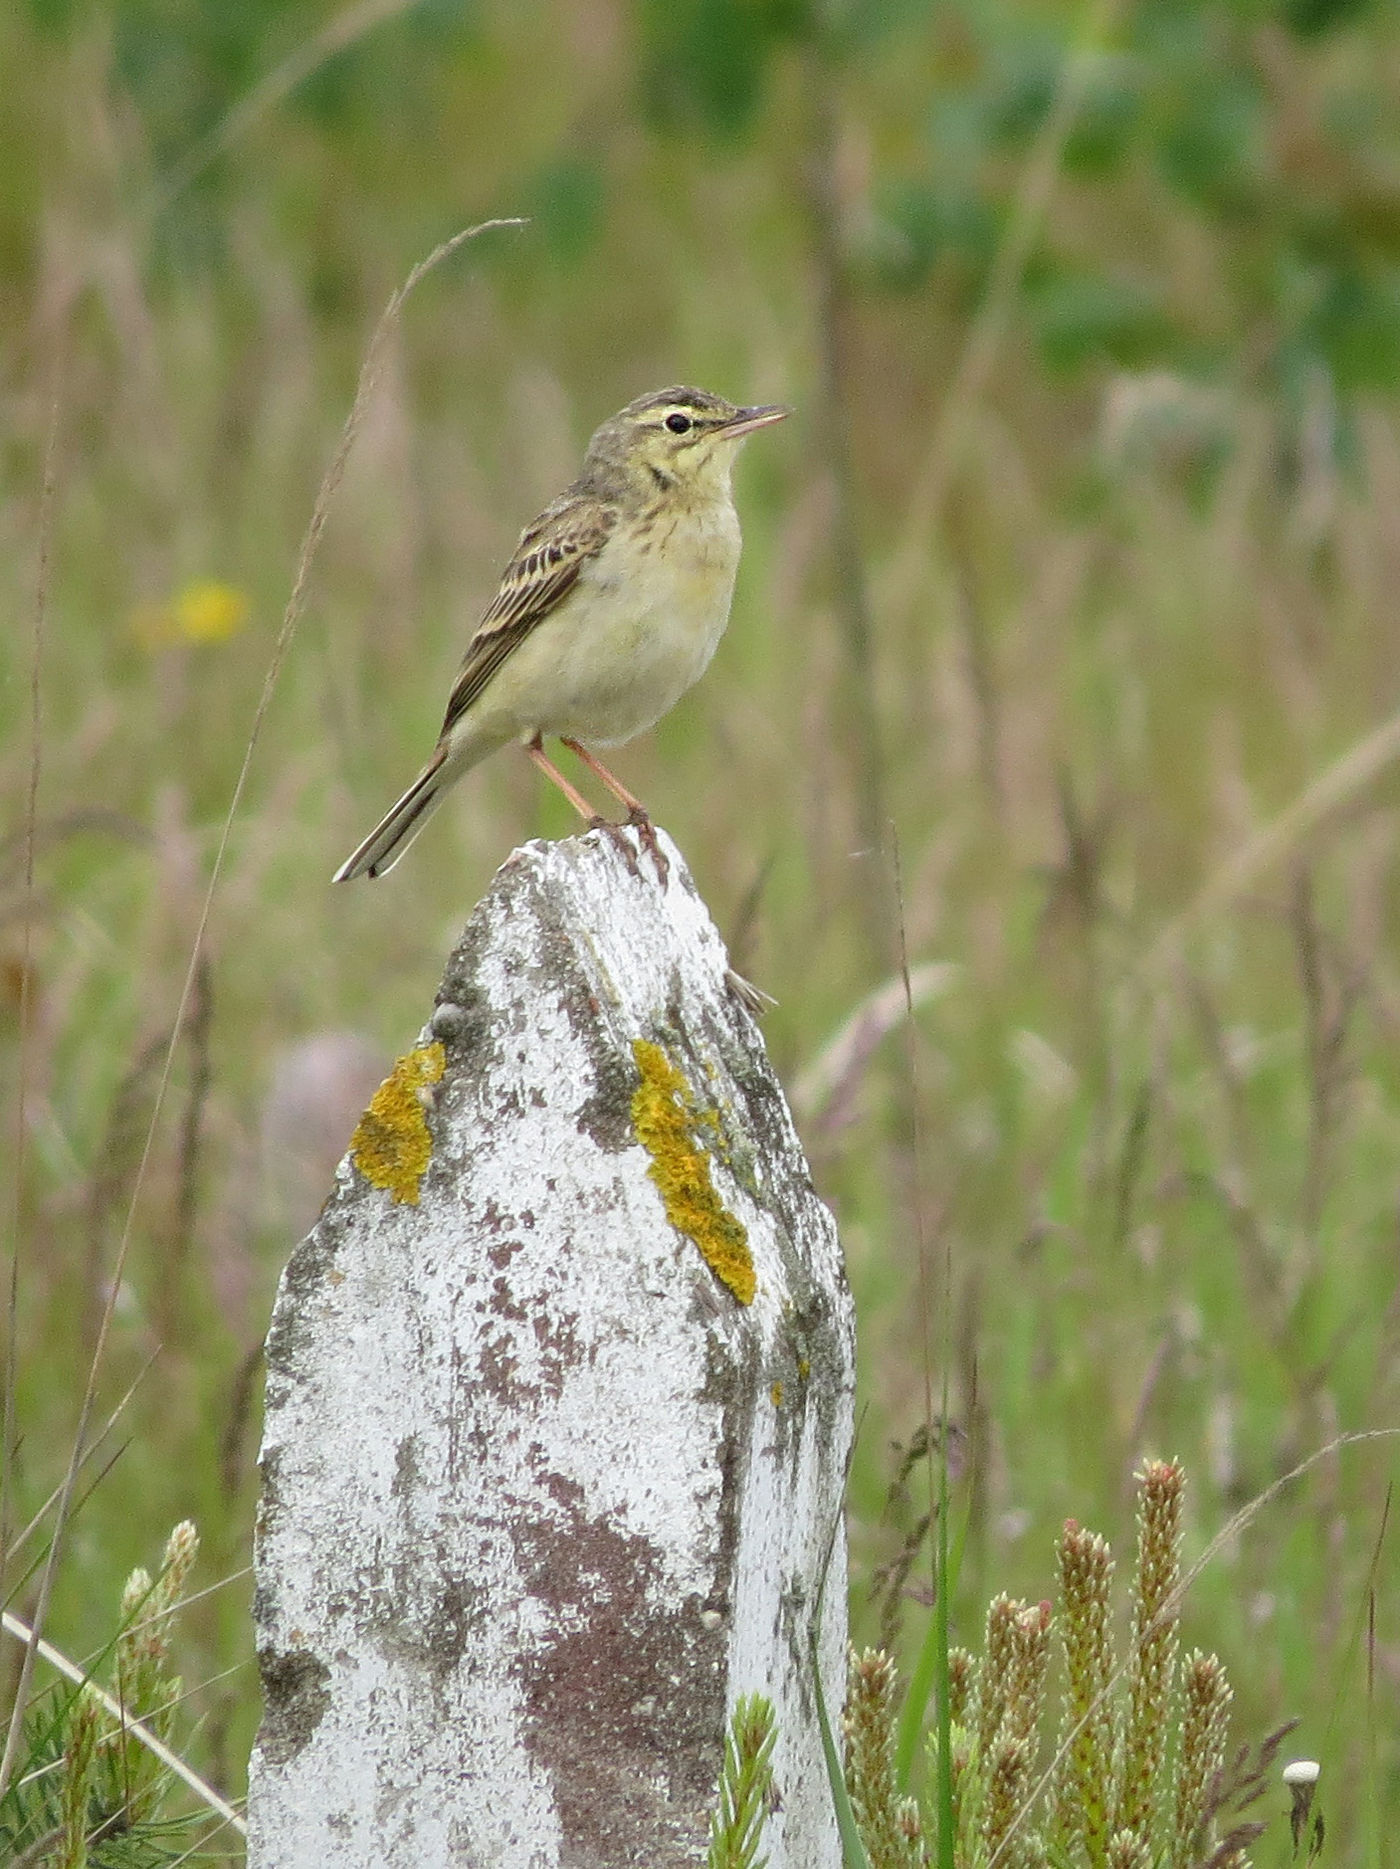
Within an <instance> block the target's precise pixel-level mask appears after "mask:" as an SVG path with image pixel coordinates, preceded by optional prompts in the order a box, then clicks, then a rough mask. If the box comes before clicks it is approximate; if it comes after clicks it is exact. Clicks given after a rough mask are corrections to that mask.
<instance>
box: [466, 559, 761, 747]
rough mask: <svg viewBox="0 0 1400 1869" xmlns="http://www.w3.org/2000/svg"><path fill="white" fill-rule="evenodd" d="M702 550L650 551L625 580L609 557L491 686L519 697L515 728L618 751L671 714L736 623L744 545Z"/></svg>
mask: <svg viewBox="0 0 1400 1869" xmlns="http://www.w3.org/2000/svg"><path fill="white" fill-rule="evenodd" d="M735 531H736V533H737V526H736V528H735ZM705 544H706V546H707V547H708V549H706V550H703V551H693V552H685V551H681V552H674V551H672V552H670V553H648V554H643V555H642V556H641V557H640V558H638V559H637V560H635V561H633V562H632V563H631V564H630V565H629V566H628V567H627V573H628V574H627V575H621V574H620V573H617V574H615V573H614V570H613V567H612V565H610V564H609V563H608V562H607V558H608V555H604V558H603V562H601V563H600V564H599V566H598V568H597V571H596V572H595V573H594V575H593V576H591V577H590V578H588V579H587V581H585V580H584V579H580V580H579V583H578V584H577V585H576V586H575V587H574V590H573V591H572V592H571V593H570V594H569V597H568V598H567V599H566V600H565V602H564V603H562V604H561V605H560V606H559V608H558V610H556V611H555V612H554V613H553V614H552V615H551V616H548V617H545V618H543V619H542V620H541V622H540V623H539V624H538V625H537V626H536V628H535V630H534V631H533V632H532V633H531V635H530V636H529V637H528V638H527V639H526V641H525V642H523V643H522V644H521V645H520V647H519V648H518V649H517V650H516V651H515V652H514V654H513V655H511V657H510V658H509V659H508V661H507V662H506V663H505V664H504V665H503V666H502V669H501V673H500V675H499V676H498V677H497V679H496V681H495V682H494V683H493V684H492V686H493V688H496V689H497V690H498V693H497V694H495V695H493V696H492V699H494V700H496V701H497V702H498V703H506V704H507V705H510V704H511V703H514V702H515V701H516V697H517V696H518V697H519V702H518V704H517V706H515V707H513V708H512V712H513V713H514V714H515V728H516V731H517V732H519V733H522V734H532V733H534V732H536V731H538V732H542V733H548V734H559V735H567V736H569V737H570V738H573V739H578V740H583V741H586V742H591V743H593V744H596V745H599V746H616V745H618V744H619V743H620V742H622V741H624V740H630V739H632V738H633V736H634V735H636V734H639V733H644V732H645V731H646V729H647V728H648V727H650V726H652V725H653V724H654V723H655V722H656V721H658V720H659V719H660V718H661V716H662V715H663V714H665V713H666V712H667V711H668V709H670V708H672V707H674V706H675V704H676V702H677V701H678V700H679V699H680V698H681V696H682V695H683V694H684V693H685V691H686V689H687V688H689V687H691V686H692V684H693V683H695V682H697V681H698V680H699V679H700V677H701V676H702V675H703V674H704V672H705V670H706V669H707V668H708V667H709V665H710V660H711V658H712V656H713V655H714V652H715V649H716V648H717V647H718V644H719V639H720V637H721V636H722V635H723V634H724V628H725V625H726V623H727V622H728V621H729V605H730V599H731V597H732V596H733V592H734V573H735V567H736V565H737V561H738V540H737V537H736V538H735V539H734V541H733V546H732V549H730V542H729V540H728V538H720V539H718V540H713V539H712V540H706V541H705ZM505 691H513V693H511V692H505ZM527 697H528V699H527Z"/></svg>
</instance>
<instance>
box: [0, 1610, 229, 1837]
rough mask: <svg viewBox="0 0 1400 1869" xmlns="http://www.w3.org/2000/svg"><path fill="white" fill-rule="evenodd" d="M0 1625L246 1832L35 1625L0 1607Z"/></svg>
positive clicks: (210, 1788)
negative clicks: (96, 1702) (89, 1696)
mask: <svg viewBox="0 0 1400 1869" xmlns="http://www.w3.org/2000/svg"><path fill="white" fill-rule="evenodd" d="M0 1627H3V1628H4V1629H5V1631H6V1633H7V1634H8V1635H12V1636H14V1637H15V1639H16V1640H17V1641H20V1642H25V1643H27V1644H28V1645H29V1649H30V1652H31V1653H33V1652H37V1653H38V1654H39V1655H41V1656H42V1657H43V1659H44V1660H45V1661H46V1662H47V1663H48V1664H49V1666H50V1667H51V1668H56V1669H57V1670H58V1672H59V1673H60V1674H61V1675H62V1676H63V1677H64V1679H65V1680H67V1681H72V1682H73V1684H74V1685H75V1686H76V1687H83V1688H86V1689H87V1691H88V1692H89V1693H90V1694H94V1695H95V1696H96V1697H97V1699H98V1700H100V1701H101V1703H102V1705H103V1707H104V1708H105V1709H106V1711H107V1712H108V1713H110V1714H111V1716H112V1718H113V1719H114V1720H116V1721H117V1722H118V1723H119V1724H120V1726H121V1729H122V1732H123V1733H124V1734H129V1735H130V1736H131V1738H133V1739H139V1740H140V1742H141V1744H142V1745H143V1746H145V1748H146V1750H147V1751H148V1752H151V1753H153V1754H154V1756H155V1757H156V1758H158V1759H159V1760H160V1762H161V1764H162V1765H163V1766H165V1768H166V1770H167V1771H171V1772H174V1774H175V1776H176V1777H177V1778H178V1779H179V1780H180V1781H181V1783H182V1784H185V1785H188V1786H189V1788H190V1790H191V1791H193V1792H194V1794H195V1796H196V1797H197V1798H199V1799H200V1801H201V1802H202V1803H204V1804H207V1805H208V1806H209V1808H210V1810H211V1811H217V1813H218V1814H219V1816H220V1817H222V1818H223V1820H224V1822H225V1823H230V1824H232V1825H233V1826H234V1828H235V1829H236V1830H237V1831H238V1832H239V1834H240V1835H246V1834H247V1826H246V1825H245V1824H244V1822H243V1819H242V1818H241V1817H240V1816H239V1815H238V1812H237V1811H236V1810H234V1808H233V1806H232V1805H231V1804H229V1803H227V1802H226V1801H225V1800H224V1799H223V1798H221V1797H220V1796H219V1794H218V1792H217V1791H216V1790H215V1789H214V1787H213V1786H212V1785H210V1784H206V1783H205V1781H204V1780H203V1779H202V1778H201V1777H200V1776H199V1773H198V1772H192V1771H191V1770H190V1768H189V1766H188V1765H186V1764H185V1761H184V1760H183V1759H182V1758H180V1756H179V1755H178V1754H177V1753H174V1752H172V1751H171V1750H170V1748H169V1746H167V1745H166V1743H165V1741H164V1740H163V1739H159V1738H157V1736H156V1735H155V1734H154V1733H153V1732H152V1731H151V1729H150V1727H148V1726H145V1725H143V1724H142V1722H141V1721H140V1720H133V1719H132V1717H131V1715H130V1714H129V1713H128V1712H127V1711H126V1710H125V1708H124V1707H123V1706H122V1703H121V1702H120V1701H119V1700H118V1699H117V1698H116V1697H115V1696H114V1695H112V1694H109V1693H108V1692H107V1690H106V1688H105V1687H100V1686H99V1685H98V1684H97V1682H96V1681H94V1680H93V1679H92V1678H91V1676H89V1675H87V1674H84V1672H83V1670H82V1669H81V1668H80V1667H79V1666H78V1664H77V1663H76V1662H75V1661H70V1660H69V1659H68V1657H67V1656H66V1655H65V1654H63V1652H62V1651H61V1650H60V1649H57V1648H55V1647H54V1646H53V1644H52V1642H46V1641H45V1640H44V1638H43V1637H42V1636H41V1635H40V1634H39V1632H38V1630H37V1628H31V1627H30V1626H29V1624H28V1623H23V1622H21V1621H20V1619H19V1617H18V1616H12V1615H11V1614H10V1612H9V1610H0Z"/></svg>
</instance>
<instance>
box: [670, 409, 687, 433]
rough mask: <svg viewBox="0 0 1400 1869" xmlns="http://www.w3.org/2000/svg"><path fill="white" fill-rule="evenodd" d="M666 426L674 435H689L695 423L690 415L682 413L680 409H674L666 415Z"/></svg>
mask: <svg viewBox="0 0 1400 1869" xmlns="http://www.w3.org/2000/svg"><path fill="white" fill-rule="evenodd" d="M666 426H667V428H669V429H670V431H671V433H672V434H673V435H688V434H689V433H690V431H691V429H692V428H693V427H694V423H693V422H692V421H691V419H690V417H689V416H688V415H682V414H681V412H680V410H679V409H673V410H672V411H671V413H670V414H669V415H668V416H667V417H666Z"/></svg>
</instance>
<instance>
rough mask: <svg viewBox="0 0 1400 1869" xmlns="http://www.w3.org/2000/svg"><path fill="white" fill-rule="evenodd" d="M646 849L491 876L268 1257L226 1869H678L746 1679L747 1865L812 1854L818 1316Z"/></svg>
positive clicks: (834, 1321) (816, 1299) (740, 1019)
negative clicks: (422, 1018) (408, 1036)
mask: <svg viewBox="0 0 1400 1869" xmlns="http://www.w3.org/2000/svg"><path fill="white" fill-rule="evenodd" d="M666 848H667V853H668V855H669V857H670V861H671V873H670V880H669V883H668V884H667V885H666V886H665V887H664V888H663V887H662V886H661V885H660V884H659V883H658V882H657V881H656V880H655V878H654V876H653V874H652V870H651V866H650V863H649V861H648V860H647V859H645V858H644V859H643V861H642V869H641V874H640V875H639V876H638V875H634V874H631V873H630V872H629V869H628V866H627V865H626V863H625V862H624V860H623V858H622V855H621V854H620V852H619V851H618V850H617V848H616V847H615V846H614V845H613V844H612V843H611V842H610V841H608V840H607V839H606V838H604V837H601V836H599V835H596V834H595V835H591V836H588V837H584V838H576V839H573V840H571V841H569V842H566V843H561V844H531V845H529V846H527V847H526V848H524V849H523V850H520V851H517V852H516V853H515V855H514V856H513V857H512V858H511V859H510V860H509V862H507V863H506V864H505V866H504V867H503V868H502V870H501V871H500V873H499V874H498V876H497V877H496V880H495V882H494V884H493V886H492V888H491V890H490V893H489V894H488V895H487V897H486V898H485V900H484V901H483V902H482V904H481V906H480V907H479V909H478V910H477V912H476V914H475V915H474V916H473V917H472V920H471V922H470V924H469V925H468V927H467V930H466V932H465V934H464V936H463V938H462V941H461V944H460V945H459V947H458V948H457V950H456V952H455V953H454V954H453V956H452V958H451V960H450V962H449V963H448V967H447V972H446V974H445V976H444V979H443V983H442V987H441V990H440V992H439V996H438V1004H437V1008H436V1010H435V1012H434V1013H433V1016H432V1019H431V1020H430V1021H429V1024H428V1026H427V1027H426V1028H425V1030H424V1032H423V1034H422V1037H421V1039H420V1042H419V1043H418V1045H417V1046H416V1047H415V1048H414V1049H413V1050H412V1051H410V1052H409V1053H408V1054H407V1056H405V1057H403V1058H401V1059H400V1060H399V1062H398V1064H397V1065H396V1066H395V1068H394V1071H393V1074H392V1075H391V1076H390V1077H389V1079H388V1080H387V1081H386V1082H385V1083H384V1084H383V1086H382V1087H381V1088H380V1090H379V1091H378V1092H377V1093H376V1095H375V1097H374V1099H373V1101H372V1102H371V1104H370V1106H369V1108H368V1110H367V1111H366V1112H365V1115H364V1117H363V1119H362V1120H361V1122H360V1125H359V1127H358V1129H357V1130H356V1132H355V1136H354V1139H353V1141H352V1144H351V1149H350V1153H349V1155H348V1156H347V1157H346V1159H345V1161H344V1162H343V1163H342V1164H341V1167H340V1171H339V1174H338V1177H337V1182H336V1187H335V1191H334V1193H333V1195H332V1197H331V1199H330V1201H329V1202H328V1203H327V1206H326V1208H325V1210H324V1212H323V1213H322V1215H321V1218H320V1221H319V1222H318V1224H317V1225H316V1227H315V1228H314V1230H313V1231H312V1232H311V1234H310V1235H309V1236H308V1237H307V1238H306V1239H305V1240H304V1241H303V1242H302V1244H301V1245H300V1246H299V1247H298V1249H297V1251H296V1253H295V1254H294V1256H293V1258H292V1261H291V1263H290V1265H289V1266H288V1267H287V1270H286V1273H285V1275H284V1278H283V1281H282V1287H281V1291H280V1293H279V1296H278V1300H277V1307H276V1311H275V1313H274V1317H273V1322H272V1330H271V1333H270V1335H269V1337H268V1345H267V1352H268V1375H267V1419H266V1428H265V1435H264V1442H263V1452H262V1474H263V1495H262V1504H261V1510H260V1515H259V1525H258V1549H257V1571H258V1586H257V1622H258V1645H259V1657H260V1662H261V1667H262V1677H263V1688H264V1694H265V1697H266V1713H265V1717H264V1721H263V1726H262V1730H261V1733H260V1735H259V1738H258V1744H257V1748H256V1750H255V1752H254V1755H253V1761H252V1772H251V1783H250V1790H249V1804H248V1816H249V1863H250V1864H251V1865H252V1869H349V1866H350V1865H355V1866H357V1869H358V1866H360V1865H363V1866H364V1869H370V1866H371V1865H372V1866H373V1869H409V1865H412V1869H436V1866H437V1865H471V1866H472V1869H477V1866H478V1865H480V1866H482V1869H485V1866H486V1865H490V1866H491V1869H614V1866H615V1865H616V1866H620V1865H623V1864H638V1865H642V1864H644V1865H646V1869H670V1866H671V1865H679V1864H692V1863H695V1862H697V1861H699V1860H702V1859H703V1855H704V1844H705V1823H706V1813H707V1811H708V1810H709V1808H710V1805H711V1800H712V1796H713V1791H714V1786H715V1781H716V1777H717V1774H718V1770H719V1764H720V1756H721V1745H722V1738H723V1731H724V1726H725V1721H726V1716H727V1709H728V1708H729V1707H731V1706H732V1704H733V1701H734V1700H735V1698H737V1696H738V1695H739V1694H741V1693H746V1692H750V1691H753V1690H760V1691H763V1692H765V1693H767V1694H768V1695H769V1696H770V1697H771V1698H772V1699H773V1701H774V1703H775V1707H776V1711H777V1727H778V1740H777V1749H776V1774H777V1788H778V1791H779V1794H780V1797H781V1805H780V1807H779V1808H778V1809H777V1810H776V1811H775V1812H774V1814H773V1817H772V1819H771V1820H770V1825H769V1829H768V1831H767V1833H766V1843H767V1847H768V1850H769V1855H770V1861H771V1864H772V1869H826V1866H827V1865H830V1869H836V1866H837V1865H838V1864H839V1861H840V1853H839V1848H838V1845H837V1839H836V1832H835V1827H834V1822H833V1819H832V1816H831V1803H830V1794H829V1791H828V1788H827V1783H826V1774H825V1771H824V1769H823V1766H822V1762H821V1754H820V1749H819V1743H818V1737H817V1729H816V1724H815V1713H814V1702H813V1698H812V1692H811V1682H810V1670H809V1666H808V1662H807V1657H806V1645H807V1635H808V1629H809V1626H810V1620H811V1617H812V1615H813V1612H814V1604H815V1598H816V1592H817V1584H818V1573H819V1567H820V1562H821V1558H822V1555H823V1552H824V1549H825V1548H826V1546H827V1542H828V1540H829V1538H830V1536H831V1533H832V1529H833V1526H834V1525H835V1523H836V1522H837V1520H838V1517H839V1513H840V1510H841V1492H842V1484H843V1477H844V1466H845V1460H846V1455H847V1450H848V1447H849V1443H850V1436H851V1401H852V1388H853V1380H854V1378H853V1363H854V1330H853V1321H852V1312H851V1305H850V1298H849V1294H848V1291H847V1288H846V1284H845V1279H844V1276H843V1273H842V1268H841V1260H840V1253H839V1248H838V1244H837V1240H836V1235H835V1230H834V1227H833V1225H832V1222H831V1218H830V1216H829V1214H828V1213H827V1211H826V1209H825V1208H824V1207H823V1206H822V1205H821V1203H820V1201H819V1200H818V1199H817V1197H816V1195H815V1193H814V1192H813V1189H812V1186H811V1182H810V1179H809V1177H808V1174H807V1168H806V1164H805V1162H804V1160H803V1157H802V1154H801V1150H800V1148H799V1146H798V1143H797V1139H796V1136H795V1134H794V1132H793V1128H792V1124H791V1121H790V1119H789V1116H788V1111H787V1106H786V1104H785V1102H784V1100H783V1096H782V1092H781V1091H780V1089H779V1087H778V1084H777V1082H776V1080H775V1079H774V1077H773V1075H772V1072H771V1071H770V1070H769V1068H768V1064H767V1062H766V1059H765V1056H764V1052H763V1045H762V1041H761V1039H760V1038H759V1035H758V1032H757V1028H756V1027H755V1026H754V1024H753V1022H752V1021H751V1019H750V1017H749V1014H748V1013H747V1012H746V1011H745V1010H744V1008H743V1006H742V1005H741V1003H740V1001H739V999H738V997H737V996H736V994H735V992H734V991H733V988H732V986H731V984H730V978H729V976H728V974H727V961H726V957H725V953H724V949H723V946H722V945H721V942H720V940H719V937H718V935H717V933H716V931H715V929H714V926H713V924H712V923H711V921H710V919H709V917H708V915H707V913H706V911H705V908H704V905H703V904H702V903H701V901H700V899H699V897H698V895H697V894H696V891H695V888H694V886H693V884H692V883H691V881H690V878H689V876H688V874H687V873H686V870H685V867H684V865H683V864H682V862H681V859H680V856H679V854H678V853H677V852H676V850H675V848H674V846H672V845H670V844H669V842H667V843H666ZM844 1590H845V1562H844V1546H843V1541H842V1540H841V1539H840V1538H838V1539H837V1540H836V1546H835V1557H834V1560H833V1562H832V1565H831V1572H830V1576H829V1579H828V1582H827V1589H826V1596H825V1601H824V1606H823V1621H822V1628H821V1636H820V1652H821V1656H822V1662H823V1679H824V1682H825V1686H826V1692H827V1696H828V1701H829V1704H830V1705H831V1707H832V1708H833V1711H834V1708H835V1705H836V1704H837V1703H838V1702H839V1699H840V1696H841V1691H842V1683H843V1678H844V1665H843V1649H844V1637H845V1627H846V1617H845V1603H844Z"/></svg>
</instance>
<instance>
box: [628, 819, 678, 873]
mask: <svg viewBox="0 0 1400 1869" xmlns="http://www.w3.org/2000/svg"><path fill="white" fill-rule="evenodd" d="M627 822H628V823H629V824H630V825H631V827H632V829H633V830H634V831H635V832H636V833H637V836H638V837H639V838H640V839H641V844H642V848H643V850H645V851H646V852H647V854H648V855H649V856H650V858H651V860H652V862H653V863H654V864H655V865H656V880H657V881H658V882H659V883H660V884H661V887H662V888H663V889H664V888H665V887H666V879H667V878H668V877H669V876H670V874H671V865H670V862H669V860H668V858H667V856H666V852H665V851H664V850H663V849H662V848H661V844H660V841H659V840H658V838H657V835H656V826H655V825H654V824H653V823H652V821H651V819H650V818H649V817H648V816H647V814H646V813H645V811H643V810H642V808H641V806H640V805H633V807H632V809H631V810H630V811H629V812H628V813H627Z"/></svg>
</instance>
